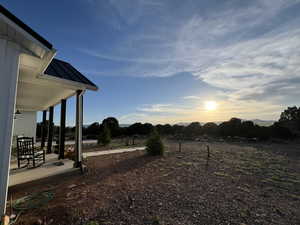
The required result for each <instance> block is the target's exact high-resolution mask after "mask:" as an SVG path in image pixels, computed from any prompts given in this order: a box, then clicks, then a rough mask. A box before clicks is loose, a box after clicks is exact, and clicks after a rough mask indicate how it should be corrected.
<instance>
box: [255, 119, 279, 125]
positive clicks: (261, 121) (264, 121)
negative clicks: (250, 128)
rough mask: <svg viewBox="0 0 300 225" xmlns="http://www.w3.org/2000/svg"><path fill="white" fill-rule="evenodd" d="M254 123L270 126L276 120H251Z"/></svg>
mask: <svg viewBox="0 0 300 225" xmlns="http://www.w3.org/2000/svg"><path fill="white" fill-rule="evenodd" d="M251 121H253V123H254V124H257V125H259V126H264V127H269V126H272V125H273V124H274V123H275V122H276V121H275V120H260V119H254V120H251Z"/></svg>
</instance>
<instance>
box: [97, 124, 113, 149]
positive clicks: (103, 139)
mask: <svg viewBox="0 0 300 225" xmlns="http://www.w3.org/2000/svg"><path fill="white" fill-rule="evenodd" d="M110 142H111V136H110V130H109V129H108V128H107V127H106V126H105V127H104V128H103V130H102V132H101V133H100V135H99V137H98V144H102V145H108V144H109V143H110Z"/></svg>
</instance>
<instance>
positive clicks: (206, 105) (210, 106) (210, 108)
mask: <svg viewBox="0 0 300 225" xmlns="http://www.w3.org/2000/svg"><path fill="white" fill-rule="evenodd" d="M217 107H218V104H217V103H216V102H215V101H206V102H204V108H205V109H206V110H207V111H214V110H216V109H217Z"/></svg>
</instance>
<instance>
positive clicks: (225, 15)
mask: <svg viewBox="0 0 300 225" xmlns="http://www.w3.org/2000/svg"><path fill="white" fill-rule="evenodd" d="M122 2H123V1H122ZM124 2H125V1H124ZM124 2H123V3H121V2H120V1H111V4H112V5H113V7H114V8H115V9H116V10H117V12H118V16H119V17H120V18H122V19H124V20H125V21H126V24H137V25H138V24H139V25H140V26H139V28H137V29H135V30H134V31H133V32H132V33H130V34H128V35H126V37H124V38H123V39H122V40H121V41H120V42H118V43H117V44H116V46H114V47H112V49H111V50H110V51H106V52H103V51H98V50H97V49H93V50H90V49H84V50H83V49H81V51H82V52H84V53H86V54H88V55H90V56H93V57H97V58H99V60H103V59H105V60H111V61H114V62H116V63H126V64H125V65H123V64H122V65H120V67H116V68H117V69H113V70H111V71H109V72H110V73H112V74H114V73H118V74H122V75H125V76H172V75H174V74H178V73H181V72H189V73H191V74H192V75H194V76H196V77H198V78H199V79H201V80H202V81H204V82H206V83H207V84H209V85H211V86H214V87H216V88H224V89H227V90H228V91H227V92H224V96H223V97H224V98H226V101H227V103H230V104H231V106H232V107H231V108H233V110H231V109H226V110H228V112H229V111H230V112H234V111H239V112H241V113H242V110H238V109H239V107H244V109H245V110H246V111H247V110H248V111H251V110H252V109H249V108H248V107H256V112H258V108H257V107H258V106H259V107H263V108H266V109H267V110H266V111H267V112H268V113H269V115H271V114H272V115H273V112H274V110H277V111H276V113H277V114H278V110H281V108H282V106H283V105H285V104H286V103H288V102H289V100H291V99H292V98H296V95H297V96H298V95H299V91H298V90H300V52H299V49H300V25H299V24H300V16H299V15H298V14H296V13H295V8H296V9H299V10H300V1H299V0H255V1H247V2H243V4H242V3H241V4H240V5H238V4H233V2H234V1H232V2H231V1H228V2H227V1H226V3H225V2H224V3H223V5H222V6H220V7H218V8H217V7H215V8H212V9H207V11H205V10H204V9H203V8H204V7H200V5H198V4H201V3H196V1H187V3H186V4H185V5H184V6H183V5H182V7H183V8H182V10H181V8H180V7H178V8H176V9H175V8H174V7H173V6H174V4H175V3H174V4H172V3H173V1H170V2H169V1H164V2H163V4H162V2H161V1H154V0H153V1H140V2H139V1H132V2H131V3H132V4H133V5H134V6H137V8H136V9H133V7H130V5H131V4H128V2H127V1H126V4H125V3H124ZM235 3H236V2H235ZM124 4H125V5H124ZM149 7H150V8H149ZM153 7H154V8H155V9H153ZM184 7H189V8H184ZM197 7H198V8H201V9H203V11H199V10H198V11H194V10H193V8H197ZM157 9H159V10H157ZM162 9H163V11H161V10H162ZM185 11H187V12H189V13H185ZM292 13H294V14H292ZM289 14H291V15H289ZM183 98H184V99H186V100H200V98H199V97H197V96H185V97H184V96H183ZM244 101H247V104H248V105H247V104H244ZM279 105H281V106H279ZM235 106H239V107H235ZM268 107H270V108H268ZM169 109H171V110H169ZM272 110H273V112H272ZM139 111H143V112H148V113H158V112H160V113H162V112H167V111H173V112H178V113H179V112H182V111H180V110H179V111H178V110H176V108H172V105H152V106H147V107H141V108H140V109H139ZM183 111H184V110H183ZM261 113H266V112H263V110H261Z"/></svg>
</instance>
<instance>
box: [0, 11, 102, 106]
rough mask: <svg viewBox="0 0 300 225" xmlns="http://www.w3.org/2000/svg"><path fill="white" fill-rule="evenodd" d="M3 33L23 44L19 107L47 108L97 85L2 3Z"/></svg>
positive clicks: (11, 39)
mask: <svg viewBox="0 0 300 225" xmlns="http://www.w3.org/2000/svg"><path fill="white" fill-rule="evenodd" d="M0 37H2V38H5V39H7V40H10V41H12V42H14V43H16V44H17V45H19V46H20V47H21V50H20V57H19V59H20V60H19V63H20V64H19V77H18V85H17V98H16V109H18V110H21V111H40V110H46V109H48V108H49V107H50V106H54V105H56V104H58V103H60V102H61V100H62V99H66V98H68V97H70V96H73V95H75V93H76V91H77V90H93V91H96V90H98V87H97V86H96V85H95V84H94V83H93V82H91V81H90V80H89V79H87V78H86V77H85V76H84V75H83V74H81V73H80V72H79V71H78V70H77V69H75V68H74V67H73V66H72V65H71V64H69V63H67V62H64V61H62V60H59V59H55V58H54V56H55V55H56V50H55V49H54V48H53V46H52V44H51V43H50V42H49V41H47V40H46V39H45V38H43V37H42V36H41V35H39V34H38V33H37V32H35V31H34V30H33V29H31V28H30V27H29V26H27V25H26V24H25V23H23V22H22V21H21V20H20V19H18V18H17V17H16V16H14V15H13V14H12V13H11V12H9V11H8V10H7V9H5V8H4V7H3V6H2V5H0Z"/></svg>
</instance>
